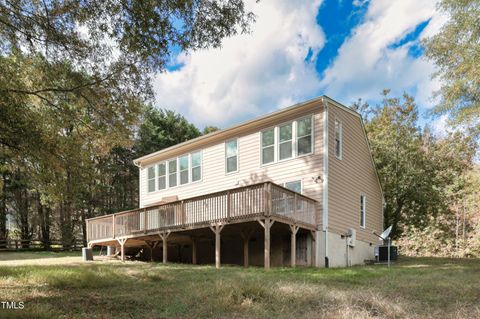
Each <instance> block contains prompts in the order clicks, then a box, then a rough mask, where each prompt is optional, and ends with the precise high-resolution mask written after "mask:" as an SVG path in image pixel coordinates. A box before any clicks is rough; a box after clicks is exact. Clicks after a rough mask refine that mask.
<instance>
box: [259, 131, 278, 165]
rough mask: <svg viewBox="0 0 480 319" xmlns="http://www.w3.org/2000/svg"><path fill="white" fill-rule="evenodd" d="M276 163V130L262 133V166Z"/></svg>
mask: <svg viewBox="0 0 480 319" xmlns="http://www.w3.org/2000/svg"><path fill="white" fill-rule="evenodd" d="M274 161H275V129H274V128H273V127H272V128H271V129H268V130H265V131H263V132H262V164H268V163H272V162H274Z"/></svg>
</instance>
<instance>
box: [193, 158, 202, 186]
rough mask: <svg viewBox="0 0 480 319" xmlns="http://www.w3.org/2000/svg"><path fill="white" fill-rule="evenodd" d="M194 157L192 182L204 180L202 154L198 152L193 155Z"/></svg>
mask: <svg viewBox="0 0 480 319" xmlns="http://www.w3.org/2000/svg"><path fill="white" fill-rule="evenodd" d="M191 156H192V165H191V166H192V182H196V181H199V180H201V179H202V152H201V151H198V152H195V153H192V154H191Z"/></svg>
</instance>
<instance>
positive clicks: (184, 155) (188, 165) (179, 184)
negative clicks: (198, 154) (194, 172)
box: [177, 153, 191, 186]
mask: <svg viewBox="0 0 480 319" xmlns="http://www.w3.org/2000/svg"><path fill="white" fill-rule="evenodd" d="M182 157H187V169H186V170H185V169H184V170H183V171H182V169H181V167H180V158H182ZM177 160H178V163H177V175H178V181H177V185H178V186H184V185H188V184H190V183H191V178H190V167H191V166H190V162H191V156H190V153H187V154H183V155H180V156H178V157H177ZM185 171H187V173H188V176H187V182H186V183H183V184H182V183H181V181H182V178H181V173H182V172H185Z"/></svg>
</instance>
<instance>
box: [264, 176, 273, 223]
mask: <svg viewBox="0 0 480 319" xmlns="http://www.w3.org/2000/svg"><path fill="white" fill-rule="evenodd" d="M264 197H265V215H266V216H270V215H271V213H272V183H270V182H266V183H265V186H264Z"/></svg>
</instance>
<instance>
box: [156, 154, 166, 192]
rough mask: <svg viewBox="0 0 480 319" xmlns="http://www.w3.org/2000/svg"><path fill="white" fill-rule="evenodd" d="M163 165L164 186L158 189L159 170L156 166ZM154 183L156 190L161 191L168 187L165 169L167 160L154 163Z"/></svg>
mask: <svg viewBox="0 0 480 319" xmlns="http://www.w3.org/2000/svg"><path fill="white" fill-rule="evenodd" d="M162 164H163V165H165V175H164V176H165V188H162V189H160V183H159V182H158V180H159V179H160V172H159V170H158V166H160V165H162ZM155 180H156V182H155V184H156V187H155V190H156V191H163V190H166V189H167V188H168V171H167V161H162V162H160V163H157V164H155Z"/></svg>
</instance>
